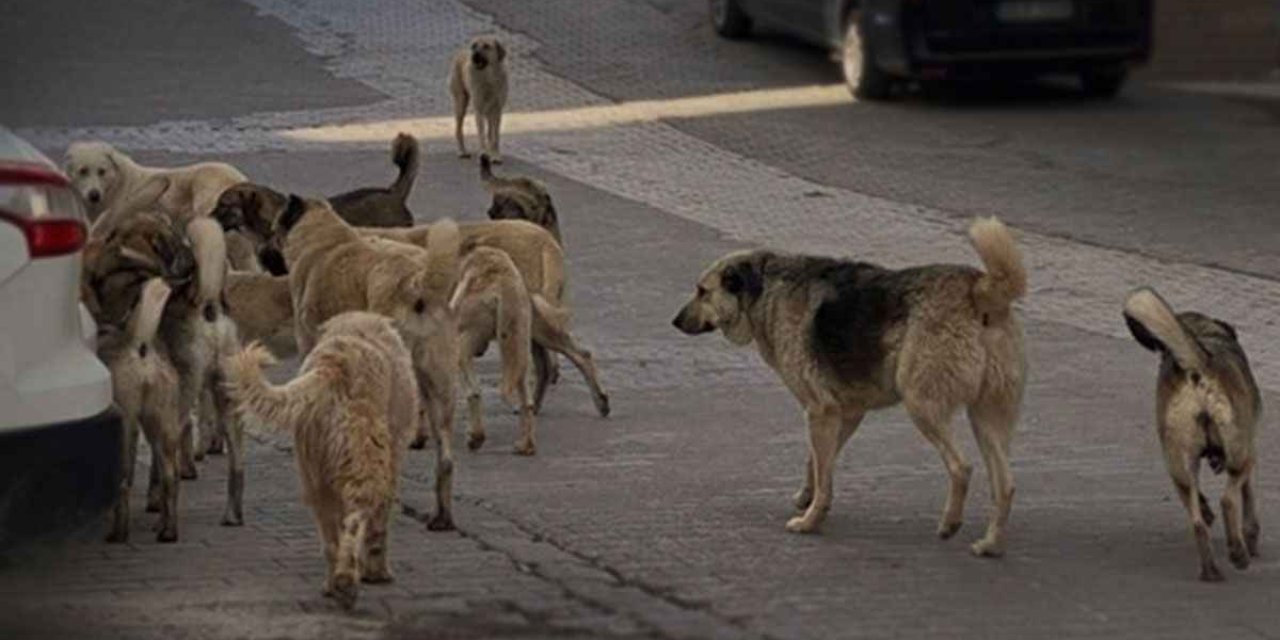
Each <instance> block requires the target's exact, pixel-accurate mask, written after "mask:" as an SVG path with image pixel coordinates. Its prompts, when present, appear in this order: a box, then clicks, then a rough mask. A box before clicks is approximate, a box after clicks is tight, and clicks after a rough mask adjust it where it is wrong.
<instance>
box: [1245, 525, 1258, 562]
mask: <svg viewBox="0 0 1280 640" xmlns="http://www.w3.org/2000/svg"><path fill="white" fill-rule="evenodd" d="M1261 537H1262V528H1261V527H1257V526H1255V527H1253V528H1252V529H1248V530H1246V531H1245V532H1244V544H1245V546H1246V547H1248V548H1249V555H1251V556H1253V557H1255V558H1256V557H1258V556H1259V555H1261V554H1259V553H1258V539H1259V538H1261Z"/></svg>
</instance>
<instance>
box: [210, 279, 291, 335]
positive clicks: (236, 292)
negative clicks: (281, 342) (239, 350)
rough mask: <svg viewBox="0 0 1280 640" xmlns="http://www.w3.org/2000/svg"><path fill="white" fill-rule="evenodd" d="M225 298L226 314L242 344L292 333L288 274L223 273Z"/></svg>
mask: <svg viewBox="0 0 1280 640" xmlns="http://www.w3.org/2000/svg"><path fill="white" fill-rule="evenodd" d="M226 299H227V315H229V316H231V319H232V320H234V321H235V323H236V329H237V330H238V331H239V333H240V339H241V340H242V341H243V342H245V343H249V342H253V341H255V340H261V339H263V338H269V337H272V336H275V335H278V334H280V333H292V332H293V299H292V297H291V294H290V292H289V277H288V276H273V275H271V274H267V273H251V272H245V271H232V272H230V273H228V274H227V290H226Z"/></svg>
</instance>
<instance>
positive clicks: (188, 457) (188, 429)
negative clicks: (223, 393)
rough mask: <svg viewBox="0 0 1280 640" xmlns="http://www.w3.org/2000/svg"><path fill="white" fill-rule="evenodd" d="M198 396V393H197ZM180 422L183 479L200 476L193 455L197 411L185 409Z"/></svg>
mask: <svg viewBox="0 0 1280 640" xmlns="http://www.w3.org/2000/svg"><path fill="white" fill-rule="evenodd" d="M197 397H198V394H197ZM199 404H200V403H199V402H193V403H192V404H191V405H190V406H193V407H194V406H197V405H199ZM182 417H183V422H182V441H181V446H180V447H179V449H180V450H181V452H182V454H181V456H180V460H181V464H182V467H181V468H182V471H181V476H182V479H183V480H195V479H197V478H199V477H200V473H199V472H198V471H196V456H195V438H196V428H195V426H196V420H197V419H198V411H196V412H194V413H193V412H191V411H187V412H184V413H183V416H182Z"/></svg>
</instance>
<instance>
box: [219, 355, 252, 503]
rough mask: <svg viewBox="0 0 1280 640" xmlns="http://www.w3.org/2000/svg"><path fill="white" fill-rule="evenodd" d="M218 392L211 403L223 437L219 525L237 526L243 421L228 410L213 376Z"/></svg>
mask: <svg viewBox="0 0 1280 640" xmlns="http://www.w3.org/2000/svg"><path fill="white" fill-rule="evenodd" d="M216 379H217V382H218V387H217V388H218V391H216V392H215V393H214V405H215V407H216V415H217V416H218V422H219V424H221V425H222V431H223V432H224V433H225V434H226V437H227V508H226V511H224V512H223V514H222V526H224V527H238V526H241V525H243V524H244V458H245V450H244V421H243V420H241V419H240V417H239V416H237V415H235V414H234V412H232V411H231V399H230V398H229V397H228V395H227V392H226V388H225V386H224V385H223V384H222V381H223V376H222V375H221V374H219V375H218V376H217V377H216Z"/></svg>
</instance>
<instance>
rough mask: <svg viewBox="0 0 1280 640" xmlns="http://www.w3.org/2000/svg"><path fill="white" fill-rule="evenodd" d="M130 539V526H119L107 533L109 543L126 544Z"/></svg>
mask: <svg viewBox="0 0 1280 640" xmlns="http://www.w3.org/2000/svg"><path fill="white" fill-rule="evenodd" d="M128 541H129V529H128V528H123V529H122V528H119V527H117V528H114V529H112V530H111V531H109V532H108V533H107V543H109V544H124V543H126V542H128Z"/></svg>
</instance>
